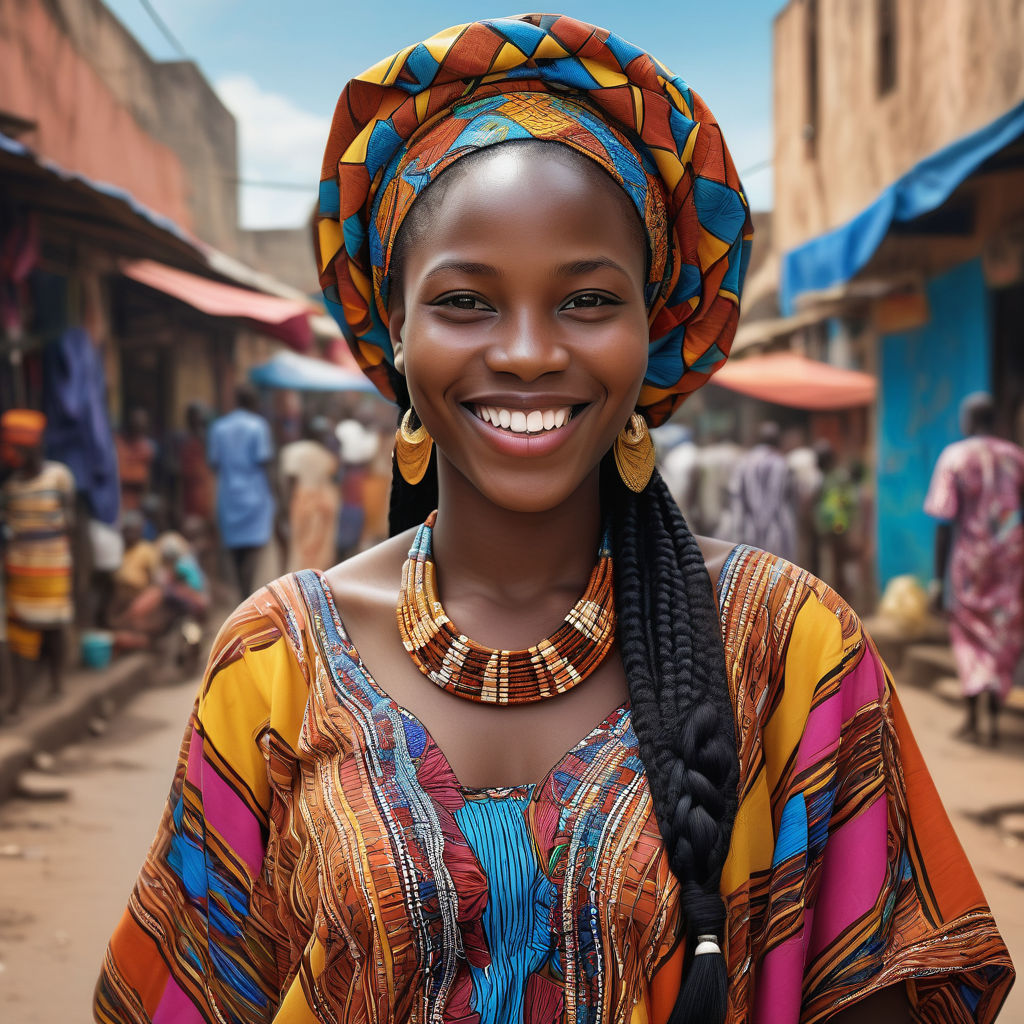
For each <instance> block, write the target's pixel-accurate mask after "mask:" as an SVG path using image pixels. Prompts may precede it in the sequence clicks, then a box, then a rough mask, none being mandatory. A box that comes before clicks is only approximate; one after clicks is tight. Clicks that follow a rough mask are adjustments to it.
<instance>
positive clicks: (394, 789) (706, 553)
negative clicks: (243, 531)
mask: <svg viewBox="0 0 1024 1024" xmlns="http://www.w3.org/2000/svg"><path fill="white" fill-rule="evenodd" d="M749 240H750V220H749V217H748V214H747V208H746V202H745V199H744V196H743V192H742V189H741V187H740V184H739V181H738V179H737V176H736V173H735V170H734V168H733V166H732V162H731V160H730V158H729V156H728V153H727V151H726V149H725V145H724V142H723V141H722V138H721V134H720V132H719V130H718V126H717V124H716V123H715V121H714V118H713V117H712V116H711V114H710V112H709V111H708V110H707V108H706V107H705V106H704V104H703V103H702V102H701V100H700V99H699V97H698V96H697V95H696V94H695V93H693V92H692V91H691V90H690V89H689V88H688V86H687V85H686V84H685V83H684V82H683V81H682V80H681V79H679V78H676V77H673V76H672V75H670V74H669V72H668V71H666V70H665V69H664V68H663V67H662V66H661V65H660V64H658V62H657V61H655V60H654V59H653V58H651V57H649V56H648V55H647V54H644V53H642V52H641V51H639V50H637V49H636V48H635V47H632V46H630V45H629V44H628V43H626V42H625V41H623V40H622V39H619V38H618V37H616V36H614V35H612V34H610V33H608V32H606V31H604V30H601V29H595V28H594V27H592V26H589V25H585V24H583V23H581V22H577V21H573V20H572V19H568V18H564V17H558V16H540V15H527V16H522V17H520V18H509V19H498V20H494V21H486V22H479V23H475V24H471V25H465V26H460V27H458V28H455V29H450V30H447V31H446V32H444V33H441V34H440V35H438V36H436V37H434V38H433V39H430V40H427V41H426V42H425V43H423V44H419V45H417V46H412V47H408V48H407V49H405V50H403V51H402V52H401V53H399V54H396V55H395V56H393V57H391V58H388V59H387V60H385V61H383V62H381V63H380V64H379V65H377V66H376V67H375V68H372V69H371V70H370V71H368V72H366V73H365V74H364V75H362V76H360V77H359V78H357V79H355V80H353V81H352V82H350V83H349V84H348V86H346V89H345V91H344V93H343V94H342V97H341V99H340V101H339V103H338V107H337V111H336V114H335V121H334V125H333V127H332V132H331V138H330V140H329V142H328V147H327V153H326V155H325V160H324V173H323V181H322V182H321V205H320V218H319V221H318V224H317V251H318V257H319V264H320V268H321V284H322V285H323V287H324V293H325V296H326V298H327V301H328V304H329V305H330V307H331V308H332V311H333V312H334V313H335V315H336V317H337V318H338V320H339V323H340V324H341V325H342V328H343V330H344V331H345V333H346V336H347V338H348V340H349V342H350V345H351V346H352V349H353V352H354V353H355V354H356V356H357V358H358V359H359V360H360V362H361V364H362V365H363V367H364V369H365V370H366V372H367V373H368V375H369V376H370V377H371V379H372V380H373V381H374V382H375V383H376V385H377V386H378V388H379V389H380V390H381V391H382V392H383V393H384V394H386V395H387V396H388V397H391V398H395V399H396V400H397V402H398V404H399V406H400V413H399V415H400V427H399V432H398V437H397V442H396V457H395V476H394V489H393V492H392V501H391V523H392V531H393V533H394V534H395V536H394V537H392V539H390V540H389V541H386V542H384V543H383V544H380V545H378V546H377V547H376V548H373V549H371V550H369V551H367V552H364V553H363V554H361V555H359V556H357V557H355V558H353V559H350V560H348V561H346V562H344V563H342V564H341V565H339V566H336V567H335V568H334V569H332V570H330V571H329V572H327V573H326V574H317V573H313V572H299V573H296V574H292V575H290V576H287V577H284V578H282V579H281V580H278V581H277V582H275V583H273V584H271V585H270V586H269V587H267V588H265V589H264V590H262V591H260V592H259V593H257V594H256V595H254V596H253V597H252V598H251V599H250V600H249V601H247V602H245V603H244V604H243V605H242V606H241V608H239V610H238V611H237V612H236V613H235V614H234V615H233V616H232V618H231V619H230V620H229V622H228V623H227V625H226V626H225V627H224V629H223V630H222V632H221V634H220V636H219V638H218V640H217V642H216V644H215V647H214V651H213V653H212V655H211V659H210V666H209V668H208V671H207V674H206V678H205V680H204V683H203V686H202V688H201V691H200V695H199V698H198V700H197V703H196V709H195V712H194V714H193V718H192V721H191V723H190V725H189V729H188V731H187V734H186V739H185V743H184V745H183V747H182V754H181V758H180V761H179V766H178V772H177V776H176V779H175V784H174V786H173V787H172V791H171V796H170V799H169V802H168V806H167V809H166V811H165V815H164V819H163V823H162V825H161V829H160V833H159V835H158V837H157V840H156V842H155V843H154V846H153V849H152V851H151V853H150V856H149V858H148V859H147V862H146V864H145V865H144V867H143V870H142V874H141V875H140V879H139V882H138V884H137V886H136V889H135V891H134V893H133V895H132V899H131V902H130V904H129V908H128V911H127V913H126V915H125V917H124V919H123V921H122V924H121V926H120V927H119V928H118V931H117V932H116V934H115V936H114V938H113V939H112V941H111V945H110V950H109V952H108V956H107V959H106V962H105V964H104V970H103V975H102V977H101V979H100V982H99V985H98V988H97V997H96V1004H95V1012H96V1015H97V1019H99V1020H101V1021H145V1020H153V1021H163V1020H175V1021H178V1020H187V1021H191V1020H203V1021H210V1022H212V1021H222V1020H230V1021H239V1022H248V1021H271V1020H273V1021H275V1022H278V1024H298V1022H303V1024H305V1022H311V1021H332V1022H343V1024H348V1022H351V1024H355V1022H357V1021H358V1022H364V1021H373V1022H384V1021H387V1022H396V1024H397V1022H399V1021H403V1022H404V1021H411V1022H428V1021H429V1022H431V1024H505V1022H523V1024H559V1022H569V1024H583V1022H588V1024H598V1022H600V1024H722V1022H723V1021H726V1020H728V1021H729V1022H732V1024H740V1022H748V1021H749V1022H761V1024H796V1022H797V1021H802V1022H817V1021H825V1020H833V1021H840V1022H844V1024H850V1022H852V1021H857V1020H865V1019H869V1018H870V1019H872V1020H885V1021H887V1022H888V1021H893V1022H896V1021H905V1020H919V1021H940V1020H941V1021H951V1022H957V1024H965V1022H968V1021H977V1022H982V1024H988V1022H989V1021H991V1020H993V1019H994V1017H995V1015H996V1013H997V1011H998V1009H999V1006H1000V1004H1001V1002H1002V1000H1003V998H1004V997H1005V994H1006V991H1007V990H1008V987H1009V985H1010V983H1011V981H1012V977H1013V971H1012V967H1011V965H1010V962H1009V959H1008V957H1007V954H1006V949H1005V947H1004V945H1003V943H1002V940H1001V939H1000V937H999V934H998V932H997V931H996V929H995V925H994V922H993V920H992V916H991V913H990V912H989V910H988V907H987V906H986V905H985V901H984V897H983V896H982V894H981V892H980V890H979V889H978V887H977V883H976V882H975V881H974V877H973V875H972V873H971V871H970V868H969V866H968V865H967V863H966V861H965V859H964V857H963V854H962V852H961V850H960V848H959V845H958V844H957V841H956V838H955V837H954V836H953V834H952V832H951V830H950V827H949V824H948V822H947V821H946V819H945V817H944V815H943V813H942V809H941V807H940V806H939V805H938V803H937V800H936V797H935V793H934V790H933V789H932V787H931V784H930V781H929V779H928V776H927V773H926V772H925V771H924V769H923V766H922V765H921V763H920V758H919V755H918V753H917V750H916V747H915V745H914V743H913V739H912V737H911V736H910V734H909V731H908V729H907V726H906V722H905V720H904V718H903V716H902V712H901V711H900V708H899V704H898V702H897V700H896V697H895V695H894V693H893V692H892V686H891V681H890V678H889V676H888V674H887V673H886V671H885V669H884V666H883V665H882V664H881V662H880V661H879V659H878V656H877V653H876V651H875V649H874V647H873V645H872V644H871V642H870V640H869V639H868V638H867V637H866V635H865V634H864V632H863V630H862V628H861V626H860V623H859V621H858V620H857V618H856V616H855V615H854V614H853V612H852V611H851V610H850V609H849V608H848V607H847V606H846V604H845V603H844V602H843V601H842V600H841V599H840V598H839V597H838V596H837V595H836V594H834V593H833V592H832V591H830V590H829V589H828V588H827V587H825V586H824V585H823V584H821V583H820V582H819V581H817V580H815V579H814V578H813V577H811V576H809V575H808V574H807V573H805V572H803V571H802V570H800V569H798V568H797V567H795V566H793V565H791V564H789V563H787V562H785V561H783V560H781V559H779V558H777V557H775V556H773V555H771V554H768V553H766V552H763V551H756V550H753V549H750V548H745V547H739V548H734V547H732V546H731V545H729V544H725V543H722V542H719V541H714V540H706V539H701V540H699V541H698V539H697V538H695V537H694V536H693V535H692V534H691V533H690V531H689V529H688V528H687V526H686V523H685V521H684V519H683V516H682V513H681V511H680V509H679V508H678V507H677V506H676V505H675V503H674V502H673V501H672V499H671V497H670V496H669V494H668V491H667V489H666V487H665V485H664V483H663V482H662V480H661V478H660V476H659V475H658V474H657V472H656V471H653V469H652V467H653V457H652V454H651V450H650V438H649V434H648V431H647V425H648V424H650V425H655V424H658V423H661V422H663V421H664V420H665V419H666V418H667V417H668V416H669V415H670V414H671V413H672V411H673V410H674V409H675V408H676V406H677V405H678V404H679V402H680V401H682V399H683V398H684V397H685V395H686V394H687V393H689V392H690V391H692V390H693V389H694V388H696V387H698V386H700V384H701V383H703V382H704V381H705V380H706V379H707V377H708V376H709V375H710V373H712V372H713V371H714V370H715V369H716V368H717V367H718V366H720V365H721V363H722V362H723V361H724V359H725V357H726V355H727V353H728V349H729V346H730V343H731V339H732V335H733V333H734V331H735V326H736V320H737V317H738V306H739V294H740V290H741V287H742V279H743V270H744V267H745V263H746V258H747V252H748V248H749ZM594 723H596V724H594Z"/></svg>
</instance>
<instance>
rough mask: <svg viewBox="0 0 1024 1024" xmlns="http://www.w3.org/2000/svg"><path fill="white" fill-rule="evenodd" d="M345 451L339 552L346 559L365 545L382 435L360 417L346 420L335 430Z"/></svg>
mask: <svg viewBox="0 0 1024 1024" xmlns="http://www.w3.org/2000/svg"><path fill="white" fill-rule="evenodd" d="M334 434H335V437H336V438H337V440H338V447H339V450H340V452H341V513H340V514H339V516H338V535H337V541H336V543H337V555H338V560H339V561H344V559H346V558H348V557H349V556H350V555H354V554H356V553H357V552H358V551H360V550H361V549H362V547H363V537H364V534H365V532H366V483H367V481H368V480H369V479H370V475H371V466H372V463H373V460H374V459H375V458H376V457H377V454H378V452H379V451H380V435H379V434H378V433H377V431H376V430H374V429H372V428H371V427H366V426H364V425H363V424H362V423H360V422H359V420H355V419H346V420H342V421H341V422H340V423H339V424H338V426H337V427H336V428H335V431H334Z"/></svg>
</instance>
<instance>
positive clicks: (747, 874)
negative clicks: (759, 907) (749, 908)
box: [721, 772, 775, 893]
mask: <svg viewBox="0 0 1024 1024" xmlns="http://www.w3.org/2000/svg"><path fill="white" fill-rule="evenodd" d="M774 850H775V830H774V827H773V824H772V803H771V793H770V792H769V790H768V784H767V780H766V779H765V775H764V772H761V773H760V774H759V775H758V777H757V780H756V781H755V782H754V784H753V786H752V788H751V790H750V792H749V793H747V796H746V799H744V801H743V803H742V804H740V806H739V810H737V812H736V821H735V822H734V824H733V827H732V842H731V843H730V845H729V856H728V857H727V858H726V861H725V867H723V868H722V885H721V889H722V892H724V893H729V892H735V891H736V890H738V889H739V888H740V887H741V886H742V885H743V884H744V883H745V882H746V881H747V879H749V878H751V877H752V876H753V875H754V874H755V873H756V872H758V871H767V870H768V868H770V867H771V866H772V854H773V852H774Z"/></svg>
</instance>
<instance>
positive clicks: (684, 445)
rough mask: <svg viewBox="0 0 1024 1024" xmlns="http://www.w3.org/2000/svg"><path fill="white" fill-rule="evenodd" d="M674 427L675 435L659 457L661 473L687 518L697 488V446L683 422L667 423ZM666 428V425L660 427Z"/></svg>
mask: <svg viewBox="0 0 1024 1024" xmlns="http://www.w3.org/2000/svg"><path fill="white" fill-rule="evenodd" d="M669 426H673V427H676V432H675V435H674V436H673V437H672V439H671V441H670V442H669V444H667V445H666V446H665V447H666V451H665V454H664V456H663V458H662V459H661V475H662V476H663V477H664V478H665V483H666V485H667V486H668V490H669V493H670V494H671V495H672V497H673V498H675V500H676V504H677V505H678V506H679V507H680V508H681V509H682V510H683V515H684V516H687V517H688V518H689V517H690V515H691V514H692V509H693V501H694V496H695V494H696V489H697V456H698V448H697V445H696V443H695V442H694V440H693V431H692V430H691V429H690V428H689V427H687V426H684V425H683V424H679V425H678V426H677V425H676V424H669ZM660 429H661V430H663V431H664V430H667V429H668V426H665V427H661V428H660Z"/></svg>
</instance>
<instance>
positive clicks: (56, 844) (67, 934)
mask: <svg viewBox="0 0 1024 1024" xmlns="http://www.w3.org/2000/svg"><path fill="white" fill-rule="evenodd" d="M193 691H194V685H193V684H184V685H180V686H176V687H173V688H168V689H160V690H153V691H149V692H146V693H144V694H143V695H142V696H141V697H139V698H138V699H137V700H136V701H135V702H134V703H132V704H131V705H130V706H129V707H128V708H127V709H126V710H125V711H124V712H123V713H122V714H121V715H119V716H118V717H116V718H115V719H114V721H113V722H112V723H111V725H110V729H109V731H108V732H107V733H106V734H105V735H103V736H102V737H100V738H98V739H92V740H88V741H85V742H83V743H81V744H79V745H78V746H76V747H74V748H69V749H68V750H66V751H65V752H64V753H63V754H62V755H61V756H60V757H59V758H58V759H57V763H56V765H55V766H54V769H53V771H52V772H51V773H50V775H49V778H50V779H52V780H55V781H56V782H57V783H58V784H59V785H62V786H65V787H66V788H67V799H64V800H33V801H27V800H15V801H12V802H10V803H8V804H6V805H4V806H0V964H2V971H0V1020H3V1021H4V1022H5V1024H77V1022H79V1021H82V1022H84V1021H86V1020H88V1019H89V1009H88V1008H89V1005H90V998H91V994H92V988H93V984H94V982H95V978H96V973H97V970H98V968H99V964H100V961H101V959H102V956H103V950H104V946H105V944H106V940H107V938H108V936H109V934H110V931H111V929H112V928H113V926H114V924H115V922H116V921H117V919H118V917H119V916H120V914H121V911H122V909H123V907H124V904H125V900H126V897H127V895H128V892H129V890H130V888H131V885H132V882H133V880H134V877H135V873H136V871H137V869H138V866H139V863H140V861H141V859H142V857H143V855H144V853H145V850H146V848H147V846H148V844H149V842H150V839H151V838H152V835H153V831H154V829H155V826H156V823H157V819H158V817H159V814H160V810H161V807H162V805H163V801H164V799H165V797H166V793H167V786H168V783H169V780H170V775H171V771H172V767H173V764H174V759H175V755H176V752H177V748H178V743H179V741H180V738H181V732H182V728H183V725H184V723H185V720H186V717H187V715H188V711H189V708H190V706H191V701H192V696H193ZM901 692H902V697H903V702H904V705H905V707H906V709H907V714H908V715H909V717H910V720H911V722H912V723H913V725H914V728H915V731H916V734H917V737H918V741H919V743H920V744H921V747H922V749H923V751H924V754H925V758H926V759H927V761H928V763H929V765H930V766H931V768H932V771H933V773H934V775H935V777H936V780H937V783H938V786H939V790H940V792H941V793H942V795H943V798H944V800H945V802H946V807H947V809H948V811H949V813H950V816H951V818H952V819H953V821H954V823H955V824H956V827H957V829H958V831H959V834H960V836H961V839H962V841H963V844H964V846H965V847H966V849H967V851H968V853H969V855H970V856H971V858H972V860H973V862H974V864H975V867H976V870H977V872H978V875H979V877H980V879H981V881H982V884H983V886H984V888H985V892H986V894H987V896H988V898H989V901H990V902H991V904H992V906H993V907H995V909H996V916H997V920H998V921H999V924H1000V927H1001V929H1002V932H1003V935H1004V936H1005V938H1006V939H1007V941H1008V943H1009V945H1010V949H1011V952H1012V953H1013V954H1014V958H1015V960H1016V961H1017V962H1018V963H1024V858H1022V856H1021V852H1022V851H1021V846H1020V843H1021V839H1020V838H1019V836H1020V833H1021V831H1022V825H1021V821H1022V817H1024V785H1022V783H1024V728H1022V725H1021V723H1020V722H1019V721H1018V722H1016V723H1012V724H1011V723H1008V727H1009V730H1008V731H1010V732H1011V735H1010V736H1008V741H1007V743H1006V745H1005V747H1004V749H1002V750H1000V751H996V752H992V751H988V750H979V749H977V748H974V747H968V746H965V745H963V744H962V743H958V742H956V741H954V740H952V739H950V738H949V734H950V733H951V732H952V730H953V728H954V727H955V725H956V724H957V721H958V717H959V714H958V711H957V709H955V708H954V707H952V706H951V705H950V704H948V703H946V702H944V701H942V700H940V699H939V698H937V697H935V696H933V695H931V694H929V693H924V692H921V691H919V690H912V689H908V690H905V691H901ZM1000 1021H1001V1022H1005V1024H1016V1022H1019V1021H1024V985H1022V986H1020V987H1018V989H1017V990H1016V991H1015V992H1014V993H1012V994H1011V996H1010V1001H1009V1003H1008V1005H1007V1007H1006V1009H1005V1010H1004V1013H1003V1015H1002V1016H1001V1017H1000Z"/></svg>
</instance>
